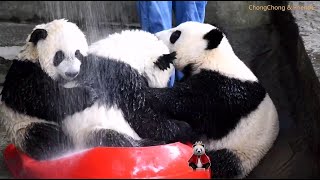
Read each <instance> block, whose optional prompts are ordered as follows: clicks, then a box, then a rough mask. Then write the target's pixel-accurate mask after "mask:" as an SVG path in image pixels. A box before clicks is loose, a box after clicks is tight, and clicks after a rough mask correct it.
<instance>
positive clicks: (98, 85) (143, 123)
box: [63, 30, 191, 147]
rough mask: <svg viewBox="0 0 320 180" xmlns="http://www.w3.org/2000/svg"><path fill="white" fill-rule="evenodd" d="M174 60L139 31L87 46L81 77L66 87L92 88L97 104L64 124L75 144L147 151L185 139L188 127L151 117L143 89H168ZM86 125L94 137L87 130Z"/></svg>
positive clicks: (156, 42) (160, 43)
mask: <svg viewBox="0 0 320 180" xmlns="http://www.w3.org/2000/svg"><path fill="white" fill-rule="evenodd" d="M174 58H175V54H174V53H173V54H170V53H169V50H168V48H167V47H166V45H165V44H163V43H162V41H160V40H158V39H157V37H156V36H155V35H153V34H151V33H149V32H146V31H142V30H124V31H121V32H120V33H114V34H111V35H109V36H108V37H107V38H105V39H102V40H99V41H98V42H95V43H93V44H92V45H90V47H89V51H88V55H87V56H84V57H82V64H81V70H80V74H79V75H78V76H77V77H76V78H75V79H74V80H73V81H71V82H69V84H73V85H74V86H78V87H83V86H90V87H92V88H94V89H95V90H96V94H98V97H99V99H98V100H97V101H96V102H95V103H94V105H93V106H91V107H89V108H87V109H86V110H85V111H83V112H79V113H75V114H74V115H72V116H70V117H68V118H67V119H66V120H65V121H64V122H63V123H64V127H70V128H68V129H69V130H68V131H67V132H69V133H71V134H70V136H71V137H72V139H73V140H74V142H75V144H79V145H81V146H92V147H93V146H122V147H132V146H151V145H158V144H164V143H166V142H175V141H177V140H178V139H181V138H184V137H185V136H188V133H187V132H190V131H191V130H190V129H191V128H190V126H189V125H188V124H187V123H185V122H182V121H176V120H174V119H170V118H168V117H167V116H163V115H161V114H159V113H157V112H154V111H152V109H150V106H148V105H147V104H146V102H145V93H146V91H147V89H149V88H150V87H158V88H160V87H161V88H162V87H165V86H166V85H167V82H168V80H169V78H170V75H171V73H172V71H173V64H172V63H166V62H172V59H174ZM158 62H162V63H160V64H162V66H161V65H160V64H159V63H158ZM156 63H158V64H156ZM159 65H160V66H161V68H159ZM92 114H96V115H95V116H94V117H93V116H92ZM88 123H90V124H91V125H90V128H93V129H94V128H96V129H97V130H96V131H95V133H91V131H88V127H87V126H86V124H88ZM73 131H74V132H73ZM76 131H80V132H86V131H87V133H84V134H79V133H78V134H77V133H76ZM83 139H86V140H83ZM81 142H82V143H81ZM83 143H86V144H83Z"/></svg>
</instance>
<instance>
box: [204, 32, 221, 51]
mask: <svg viewBox="0 0 320 180" xmlns="http://www.w3.org/2000/svg"><path fill="white" fill-rule="evenodd" d="M222 38H223V33H222V32H221V31H220V30H219V29H212V30H211V31H210V32H208V33H207V34H205V35H204V36H203V39H205V40H207V41H208V45H207V48H206V50H211V49H214V48H217V47H218V45H219V44H220V43H221V40H222Z"/></svg>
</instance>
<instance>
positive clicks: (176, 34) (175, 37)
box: [170, 30, 181, 44]
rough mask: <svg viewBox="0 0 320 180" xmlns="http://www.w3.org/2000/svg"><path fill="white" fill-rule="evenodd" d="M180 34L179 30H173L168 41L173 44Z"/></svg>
mask: <svg viewBox="0 0 320 180" xmlns="http://www.w3.org/2000/svg"><path fill="white" fill-rule="evenodd" d="M180 35H181V31H179V30H176V31H175V32H173V33H172V34H171V36H170V42H171V43H172V44H174V43H175V42H176V41H177V40H178V39H179V37H180Z"/></svg>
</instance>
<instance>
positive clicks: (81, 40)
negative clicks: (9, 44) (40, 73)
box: [18, 19, 88, 80]
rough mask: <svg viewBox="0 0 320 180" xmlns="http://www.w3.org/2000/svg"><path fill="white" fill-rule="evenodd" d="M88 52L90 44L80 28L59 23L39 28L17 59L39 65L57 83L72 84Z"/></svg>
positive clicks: (35, 29)
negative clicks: (62, 81)
mask: <svg viewBox="0 0 320 180" xmlns="http://www.w3.org/2000/svg"><path fill="white" fill-rule="evenodd" d="M87 51H88V44H87V40H86V38H85V35H84V34H83V32H82V31H81V30H80V29H79V28H78V26H77V25H76V24H74V23H71V22H68V21H66V20H64V19H60V20H54V21H52V22H50V23H47V24H41V25H38V26H36V27H35V28H34V30H33V32H32V33H31V34H30V35H29V36H28V38H27V44H26V45H25V47H24V49H23V50H22V51H21V53H20V54H19V56H18V57H19V59H27V60H29V61H33V62H39V63H40V66H41V68H42V69H43V70H44V71H45V72H46V73H47V74H48V75H49V76H50V77H51V78H52V79H54V80H57V79H59V78H63V79H65V80H72V79H73V78H75V77H76V76H77V75H78V73H79V71H80V65H81V61H80V59H81V57H82V56H85V55H86V54H87Z"/></svg>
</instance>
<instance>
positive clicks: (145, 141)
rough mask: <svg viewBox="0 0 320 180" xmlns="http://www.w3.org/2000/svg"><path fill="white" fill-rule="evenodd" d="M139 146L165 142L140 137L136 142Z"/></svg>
mask: <svg viewBox="0 0 320 180" xmlns="http://www.w3.org/2000/svg"><path fill="white" fill-rule="evenodd" d="M138 144H139V146H140V147H147V146H159V145H164V144H167V143H166V142H165V141H155V140H152V139H141V140H139V142H138Z"/></svg>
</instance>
